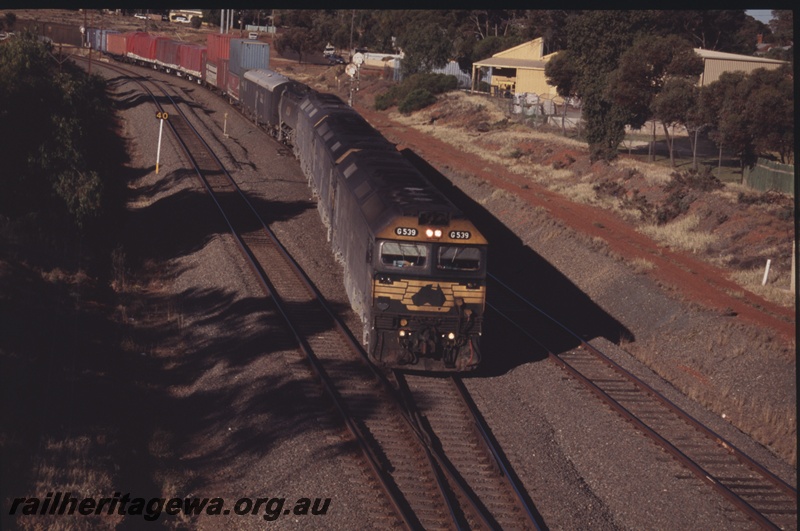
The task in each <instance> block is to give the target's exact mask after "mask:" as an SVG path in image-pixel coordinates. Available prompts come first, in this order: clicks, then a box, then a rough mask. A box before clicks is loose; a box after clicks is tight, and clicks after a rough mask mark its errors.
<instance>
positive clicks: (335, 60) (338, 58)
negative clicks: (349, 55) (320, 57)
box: [328, 54, 346, 65]
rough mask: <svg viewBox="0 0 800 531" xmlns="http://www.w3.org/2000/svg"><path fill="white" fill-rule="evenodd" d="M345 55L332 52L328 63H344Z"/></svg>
mask: <svg viewBox="0 0 800 531" xmlns="http://www.w3.org/2000/svg"><path fill="white" fill-rule="evenodd" d="M345 62H346V61H345V60H344V57H342V56H341V55H336V54H331V55H329V56H328V64H331V65H343V64H345Z"/></svg>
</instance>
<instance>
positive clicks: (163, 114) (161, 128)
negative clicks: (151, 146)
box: [156, 111, 169, 175]
mask: <svg viewBox="0 0 800 531" xmlns="http://www.w3.org/2000/svg"><path fill="white" fill-rule="evenodd" d="M156 118H158V148H157V149H156V175H158V162H159V160H161V133H162V132H163V131H164V120H166V119H167V118H169V113H166V112H162V111H158V112H157V113H156Z"/></svg>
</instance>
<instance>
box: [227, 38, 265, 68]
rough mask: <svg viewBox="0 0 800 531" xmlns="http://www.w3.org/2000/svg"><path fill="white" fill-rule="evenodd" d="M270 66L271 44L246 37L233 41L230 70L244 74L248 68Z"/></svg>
mask: <svg viewBox="0 0 800 531" xmlns="http://www.w3.org/2000/svg"><path fill="white" fill-rule="evenodd" d="M259 68H269V44H267V43H266V42H253V41H249V40H246V39H233V40H232V41H231V57H230V70H231V72H233V73H234V74H236V75H238V76H242V75H243V74H244V73H245V72H247V71H248V70H255V69H259Z"/></svg>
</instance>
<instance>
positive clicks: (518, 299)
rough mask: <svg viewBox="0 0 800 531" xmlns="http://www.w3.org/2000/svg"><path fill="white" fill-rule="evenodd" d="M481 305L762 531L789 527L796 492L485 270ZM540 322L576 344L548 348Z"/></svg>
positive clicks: (794, 513)
mask: <svg viewBox="0 0 800 531" xmlns="http://www.w3.org/2000/svg"><path fill="white" fill-rule="evenodd" d="M488 282H489V287H488V290H487V291H488V293H489V294H490V295H489V297H490V300H489V301H488V302H487V304H488V306H489V307H490V308H491V309H492V310H493V311H494V313H495V314H496V315H498V316H501V317H503V318H505V319H507V320H508V321H509V322H511V323H512V324H513V325H514V326H515V327H517V328H518V329H519V330H520V331H521V332H522V333H523V334H524V335H525V336H527V337H528V338H529V339H530V340H532V341H534V342H536V343H537V344H538V345H539V346H541V347H543V348H544V349H545V350H546V351H547V353H548V357H549V359H550V360H551V361H552V362H553V363H555V364H556V365H558V366H559V367H561V368H562V369H563V370H564V371H566V372H567V373H568V374H569V375H570V376H571V377H572V378H574V379H575V380H577V381H579V382H581V383H582V384H583V385H585V386H586V387H587V388H588V389H589V390H590V391H591V392H592V393H594V394H595V395H596V396H597V397H598V398H599V399H600V400H602V401H603V402H605V403H606V404H608V405H609V406H610V407H611V408H612V409H613V410H614V411H616V412H617V413H619V414H620V415H621V416H622V417H623V418H625V419H626V420H628V421H629V422H631V423H632V424H633V426H634V427H636V428H637V429H638V430H639V431H641V432H642V433H643V434H644V435H645V436H647V437H648V438H650V439H651V440H653V442H655V443H656V444H658V445H659V446H660V447H661V448H663V449H664V450H665V451H667V452H668V453H669V454H670V455H672V456H673V457H674V458H675V459H676V460H677V461H678V462H680V463H681V464H682V465H683V466H685V467H686V468H688V469H689V470H690V471H691V472H692V473H693V474H695V475H696V476H697V477H698V478H700V479H701V480H702V481H703V482H705V483H706V484H708V485H709V486H711V487H712V488H713V489H714V490H715V491H716V492H718V493H719V494H721V495H722V496H723V497H725V498H726V499H727V500H728V501H729V502H730V503H731V504H733V506H735V507H736V509H738V511H740V512H741V514H743V515H745V516H746V517H747V518H749V519H750V520H751V521H753V522H755V523H756V524H757V525H758V526H759V527H761V528H764V529H796V528H797V490H796V489H795V488H794V487H792V486H791V485H789V484H787V483H786V482H784V481H783V480H781V479H780V478H778V477H777V476H776V475H774V474H773V473H772V472H770V471H769V470H767V469H766V468H765V467H764V466H762V465H761V464H759V463H757V462H756V461H755V460H753V459H752V458H750V457H749V456H748V455H747V454H745V453H744V452H742V451H741V450H740V449H738V448H737V447H736V446H734V445H733V444H732V443H730V442H729V441H727V440H725V439H724V438H723V437H721V436H720V435H718V434H717V433H715V432H714V431H713V430H711V429H710V428H708V427H706V426H705V425H703V424H702V423H700V422H699V421H698V420H696V419H695V418H693V417H692V416H691V415H689V414H688V413H686V412H685V411H683V410H681V409H680V408H679V407H677V406H676V405H675V404H674V403H672V402H671V401H670V400H668V399H667V398H666V397H664V396H663V395H662V394H660V393H658V392H657V391H656V390H654V389H653V388H652V387H650V386H648V385H647V384H646V383H644V382H643V381H641V380H640V379H639V378H637V377H636V376H634V375H633V374H632V373H630V372H629V371H627V370H626V369H624V368H623V367H621V366H620V365H618V364H617V363H615V362H614V361H613V360H611V359H610V358H609V357H608V356H606V355H605V354H603V353H602V352H600V351H599V350H598V349H596V348H594V347H593V346H592V345H590V344H589V343H588V342H587V341H585V340H584V339H583V338H581V337H579V336H578V335H577V334H575V333H573V332H572V331H570V330H568V329H567V328H566V327H565V326H564V325H562V324H561V323H559V322H558V321H557V320H555V319H554V318H552V317H550V316H549V315H547V314H546V313H545V312H544V311H542V310H541V309H540V308H538V307H537V306H536V305H534V304H533V303H531V302H530V301H528V300H526V299H525V298H524V297H523V296H522V295H520V294H518V293H517V292H516V291H514V290H513V289H512V288H511V287H510V286H508V285H506V284H504V283H503V282H502V281H501V280H500V279H498V278H496V277H494V276H493V275H489V276H488ZM542 326H547V327H548V329H550V330H552V329H554V328H557V329H559V330H561V332H562V333H563V334H566V335H568V336H570V339H571V340H572V341H573V342H574V341H575V340H577V341H578V342H579V346H578V347H577V348H575V349H571V350H569V351H567V352H561V353H558V354H556V353H554V352H553V351H552V350H550V349H549V348H548V347H547V345H544V344H543V343H542V342H541V341H540V340H538V339H537V338H535V337H534V336H533V335H532V334H531V333H530V332H529V330H537V329H540V328H541V327H542Z"/></svg>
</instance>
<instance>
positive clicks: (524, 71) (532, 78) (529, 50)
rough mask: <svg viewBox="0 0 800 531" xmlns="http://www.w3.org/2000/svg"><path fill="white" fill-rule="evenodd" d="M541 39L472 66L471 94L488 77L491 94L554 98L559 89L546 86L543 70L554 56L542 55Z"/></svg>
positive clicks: (542, 44) (510, 49) (542, 42)
mask: <svg viewBox="0 0 800 531" xmlns="http://www.w3.org/2000/svg"><path fill="white" fill-rule="evenodd" d="M543 50H544V41H543V40H542V38H541V37H540V38H538V39H534V40H532V41H529V42H526V43H523V44H520V45H519V46H515V47H513V48H509V49H508V50H504V51H502V52H499V53H496V54H494V55H493V56H492V57H490V58H489V59H484V60H483V61H478V62H476V63H473V64H472V90H477V89H478V81H479V80H480V79H482V78H483V77H484V74H486V73H489V75H490V78H491V87H492V88H491V91H492V93H504V92H506V91H508V92H509V93H510V94H521V93H523V92H528V93H534V94H538V95H539V96H545V97H550V98H553V97H555V96H556V88H555V87H553V86H551V85H548V84H547V78H546V77H545V75H544V66H545V65H546V64H547V61H549V60H550V58H552V57H553V56H554V55H555V54H549V55H542V52H543Z"/></svg>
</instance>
